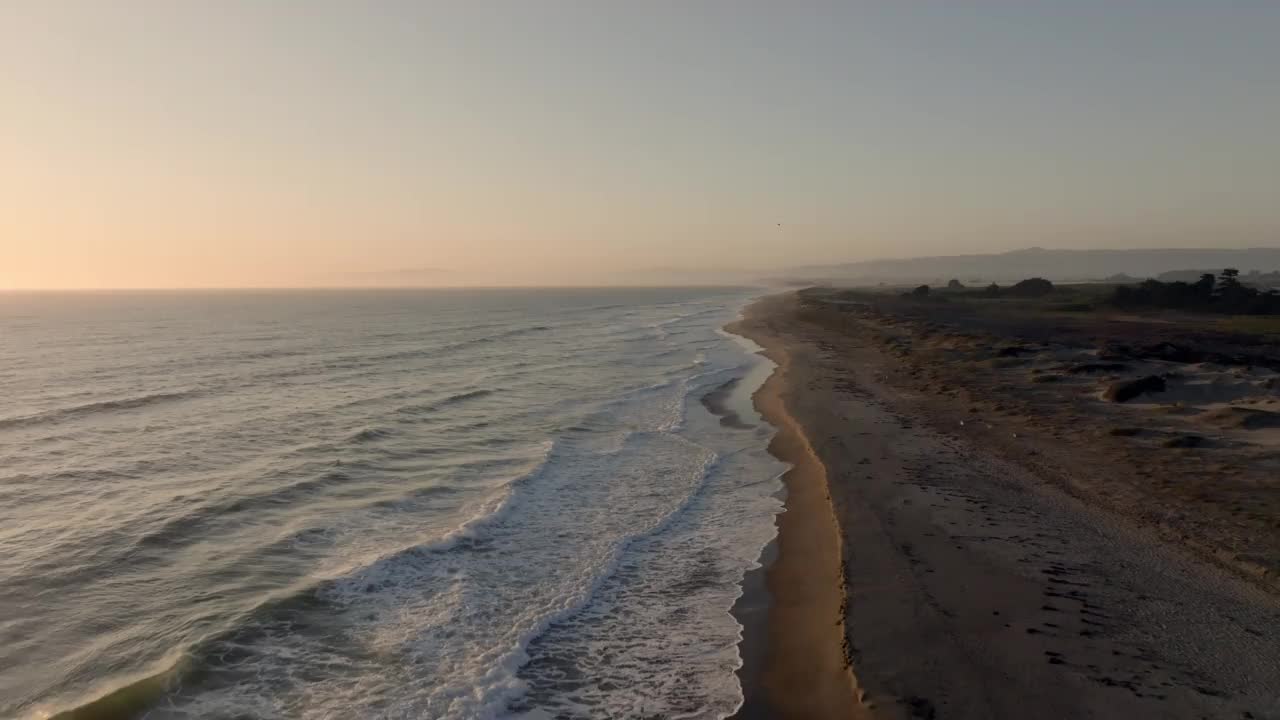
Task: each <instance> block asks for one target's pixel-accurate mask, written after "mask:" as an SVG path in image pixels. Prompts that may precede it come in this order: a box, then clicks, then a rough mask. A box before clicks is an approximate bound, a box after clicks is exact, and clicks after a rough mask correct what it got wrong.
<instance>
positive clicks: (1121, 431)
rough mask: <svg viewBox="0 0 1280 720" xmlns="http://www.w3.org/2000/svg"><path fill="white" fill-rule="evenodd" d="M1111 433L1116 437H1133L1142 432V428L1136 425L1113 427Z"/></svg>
mask: <svg viewBox="0 0 1280 720" xmlns="http://www.w3.org/2000/svg"><path fill="white" fill-rule="evenodd" d="M1110 432H1111V434H1112V435H1114V436H1116V437H1133V436H1135V435H1141V434H1142V428H1134V427H1117V428H1111V431H1110Z"/></svg>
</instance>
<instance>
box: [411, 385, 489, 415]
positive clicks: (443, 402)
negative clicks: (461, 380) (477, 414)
mask: <svg viewBox="0 0 1280 720" xmlns="http://www.w3.org/2000/svg"><path fill="white" fill-rule="evenodd" d="M495 392H497V391H496V390H490V389H484V388H481V389H478V390H467V391H466V392H460V393H454V394H453V395H450V396H448V397H446V398H442V399H440V400H437V401H435V402H429V403H424V404H422V405H405V406H404V407H400V408H397V409H396V412H398V413H403V414H407V415H420V414H423V413H431V412H436V411H438V410H443V409H444V408H447V407H450V406H453V405H458V404H460V403H465V402H467V401H468V400H479V399H480V398H482V397H488V396H490V395H492V394H494V393H495Z"/></svg>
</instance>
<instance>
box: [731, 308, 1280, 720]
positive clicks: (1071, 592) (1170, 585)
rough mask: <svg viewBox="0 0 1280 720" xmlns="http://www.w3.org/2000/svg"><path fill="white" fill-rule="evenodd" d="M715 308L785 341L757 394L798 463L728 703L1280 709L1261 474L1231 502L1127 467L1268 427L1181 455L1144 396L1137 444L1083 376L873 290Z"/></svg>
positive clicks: (1279, 658)
mask: <svg viewBox="0 0 1280 720" xmlns="http://www.w3.org/2000/svg"><path fill="white" fill-rule="evenodd" d="M729 329H730V330H731V331H732V332H736V333H739V334H742V335H744V336H746V337H748V338H750V339H752V340H753V341H755V342H756V343H758V344H759V345H761V346H762V347H763V348H765V351H766V353H767V354H768V355H769V357H770V358H771V359H772V360H773V361H774V362H775V363H777V366H778V367H777V369H776V370H775V372H774V375H773V376H771V377H770V379H769V381H768V382H767V383H766V384H765V385H764V386H763V387H762V388H761V389H760V390H759V391H758V392H757V393H756V395H755V402H756V405H757V408H758V409H759V411H760V413H761V414H762V415H763V416H764V417H765V418H766V419H768V420H769V421H770V423H771V424H773V425H774V426H775V427H776V428H777V429H778V435H777V437H776V439H775V441H774V443H773V445H772V446H771V451H772V452H773V453H774V454H775V456H776V457H778V458H779V459H781V460H784V461H785V462H787V463H789V464H791V465H792V469H791V470H790V472H789V473H788V474H787V475H786V476H785V477H784V484H785V485H786V488H787V498H786V511H785V512H784V513H783V514H782V515H780V516H779V517H778V529H779V535H778V538H777V540H776V542H775V545H774V546H773V548H772V550H771V555H772V557H771V559H772V562H771V563H769V564H768V565H767V567H766V568H765V569H764V570H763V573H764V579H763V583H762V586H763V588H764V592H766V593H767V594H768V596H769V597H768V605H767V609H765V610H764V611H763V614H764V615H765V619H764V620H763V621H762V622H760V623H759V628H758V629H757V630H755V631H753V630H752V625H751V624H749V623H744V625H746V626H747V632H746V636H747V637H746V642H745V644H744V653H743V654H744V656H745V657H747V667H750V668H753V669H752V670H751V671H750V673H749V675H750V677H744V694H745V696H746V703H745V705H744V707H743V709H742V710H741V712H740V713H739V717H743V718H755V717H780V718H792V717H793V718H827V717H832V718H846V717H875V718H1025V717H1054V718H1074V717H1096V718H1132V717H1169V718H1183V717H1186V718H1200V717H1230V718H1268V717H1280V701H1278V700H1277V698H1280V647H1277V645H1276V643H1275V642H1274V638H1275V637H1277V635H1278V634H1280V604H1278V603H1277V599H1276V593H1275V585H1274V575H1273V574H1271V571H1270V560H1271V557H1270V555H1268V548H1269V547H1271V546H1270V544H1269V543H1271V542H1272V541H1273V540H1274V535H1275V530H1274V527H1272V528H1271V530H1270V531H1269V532H1268V531H1267V529H1266V527H1267V526H1266V523H1267V522H1269V520H1273V519H1274V518H1273V517H1271V516H1269V515H1268V512H1269V508H1270V505H1268V503H1269V502H1271V501H1270V500H1269V499H1268V498H1269V495H1268V494H1267V488H1266V487H1264V486H1262V485H1259V484H1256V483H1255V485H1254V486H1253V487H1254V488H1255V497H1254V498H1252V504H1247V503H1246V505H1245V509H1244V510H1239V511H1238V512H1237V513H1236V515H1235V516H1233V515H1231V514H1230V512H1229V511H1230V510H1231V507H1232V506H1231V505H1229V504H1227V503H1225V502H1224V501H1222V499H1221V497H1220V496H1222V495H1223V493H1222V492H1218V493H1216V494H1215V493H1212V492H1208V491H1206V490H1204V489H1203V487H1201V488H1200V489H1198V490H1196V491H1188V490H1187V489H1186V488H1182V489H1180V490H1179V489H1177V488H1166V487H1165V486H1164V485H1162V483H1161V482H1157V481H1152V482H1148V483H1145V484H1144V483H1142V482H1138V481H1136V480H1135V478H1137V479H1139V480H1141V479H1143V478H1149V477H1158V476H1160V473H1159V472H1157V471H1159V470H1160V469H1162V468H1165V467H1166V466H1167V467H1169V468H1176V467H1184V468H1190V469H1193V470H1194V469H1196V468H1200V469H1201V475H1205V474H1206V471H1205V470H1204V469H1203V468H1218V467H1220V466H1221V467H1222V468H1223V470H1222V471H1221V472H1218V471H1216V470H1210V471H1207V474H1208V477H1209V480H1206V482H1209V481H1212V480H1215V479H1216V480H1217V482H1218V483H1219V484H1220V485H1221V484H1223V483H1225V482H1226V481H1225V480H1224V478H1240V477H1246V476H1248V475H1249V473H1251V472H1253V468H1255V467H1256V466H1258V464H1259V463H1260V462H1264V461H1265V460H1266V457H1265V448H1266V447H1267V445H1266V443H1264V442H1261V441H1257V440H1255V441H1254V442H1253V443H1251V444H1247V445H1246V444H1243V441H1239V442H1240V443H1241V444H1240V445H1239V446H1238V447H1237V446H1236V445H1231V444H1230V443H1229V442H1228V441H1229V440H1230V438H1231V437H1233V436H1232V432H1235V431H1234V430H1232V429H1228V430H1223V431H1222V433H1221V436H1219V435H1214V436H1212V438H1211V442H1210V443H1208V445H1211V446H1213V447H1214V448H1217V449H1218V450H1221V452H1218V454H1216V455H1213V456H1211V457H1208V458H1204V457H1200V456H1198V455H1196V456H1189V454H1194V453H1197V452H1201V451H1200V450H1198V449H1190V450H1188V449H1183V448H1178V447H1167V448H1166V447H1165V442H1166V435H1165V434H1162V433H1173V431H1172V430H1168V429H1166V428H1165V427H1164V425H1162V424H1160V423H1158V422H1156V421H1155V420H1153V419H1151V417H1149V416H1153V413H1151V412H1150V409H1149V408H1148V409H1143V408H1138V407H1136V406H1135V407H1134V408H1125V409H1123V412H1131V413H1140V412H1144V413H1147V415H1144V416H1143V418H1145V421H1144V424H1142V429H1141V432H1142V433H1146V434H1147V435H1149V436H1150V442H1149V443H1148V444H1150V445H1152V446H1153V447H1159V448H1160V449H1161V451H1162V452H1163V454H1162V455H1159V456H1158V457H1157V458H1156V459H1149V460H1148V461H1147V462H1145V463H1138V461H1137V460H1136V459H1135V457H1145V455H1141V453H1144V452H1146V450H1145V449H1144V448H1145V447H1146V446H1133V447H1129V446H1125V447H1129V450H1128V451H1125V452H1122V451H1121V450H1122V449H1123V448H1121V446H1120V445H1119V443H1121V442H1124V441H1125V436H1124V434H1123V433H1117V434H1113V433H1112V432H1111V431H1110V428H1112V427H1114V426H1116V424H1117V423H1120V422H1121V419H1120V418H1119V416H1118V415H1116V413H1119V412H1121V411H1122V409H1117V408H1116V407H1115V406H1114V405H1115V404H1114V403H1111V404H1108V403H1106V402H1105V401H1102V400H1096V399H1094V398H1093V396H1092V395H1090V394H1089V393H1091V392H1092V390H1091V389H1090V387H1091V386H1090V387H1085V386H1083V385H1081V386H1080V387H1078V388H1076V390H1075V394H1074V395H1070V397H1076V396H1077V395H1078V396H1081V397H1083V398H1084V399H1083V400H1080V401H1079V402H1075V401H1072V402H1069V403H1068V402H1067V401H1066V400H1064V399H1062V398H1066V397H1068V395H1066V394H1064V395H1063V396H1061V397H1058V396H1052V395H1043V394H1042V395H1033V394H1031V393H1021V391H1018V390H1017V388H1016V387H1014V386H1012V385H1010V383H1011V382H1012V380H1011V379H1010V378H1008V377H1004V376H1000V375H998V374H997V375H992V374H991V373H990V372H985V371H984V370H983V369H984V368H985V369H987V370H991V368H992V367H993V366H1002V365H1008V366H1010V367H1013V366H1014V365H1016V364H1014V363H1003V362H997V363H991V362H988V361H982V362H983V363H985V364H982V365H972V363H971V361H972V358H970V357H967V356H966V357H964V358H961V357H960V356H959V355H957V354H954V353H953V354H952V355H943V356H939V355H936V354H935V355H928V354H923V353H924V349H925V348H926V346H927V345H928V344H929V343H933V344H934V345H939V344H940V345H946V346H947V347H949V348H952V349H954V348H956V347H961V345H960V344H958V339H961V338H962V336H964V337H967V342H969V343H970V345H972V344H973V343H975V342H977V341H976V340H975V338H976V337H977V336H976V334H975V333H972V332H969V333H968V334H967V335H966V333H962V332H956V331H954V330H953V329H948V328H943V327H937V326H935V327H928V326H927V323H924V322H915V323H911V322H905V321H903V320H901V318H895V317H892V316H890V315H888V314H887V313H883V312H881V313H873V312H867V311H866V308H865V307H859V308H856V309H853V308H840V307H837V306H836V305H835V304H833V303H831V302H815V301H814V300H813V298H812V296H810V297H809V298H806V297H805V296H803V295H798V294H796V293H786V294H782V295H774V296H770V297H767V298H765V299H763V300H760V301H758V302H756V303H755V304H754V305H752V306H751V307H749V308H748V309H747V311H746V312H745V314H744V317H743V319H742V320H741V321H739V322H737V323H735V324H733V325H731V326H730V327H729ZM904 347H907V348H910V349H909V350H907V351H906V352H903V348H904ZM965 347H968V346H965ZM1057 349H1058V348H1051V347H1048V346H1046V349H1044V350H1043V352H1044V353H1048V354H1051V351H1056V350H1057ZM990 351H991V355H993V356H999V355H1000V352H1001V348H990ZM1038 351H1039V350H1038ZM1004 357H1008V355H1005V356H1004ZM1046 357H1047V355H1046ZM922 359H925V360H927V361H928V365H927V367H923V368H922V366H921V364H920V363H921V361H922ZM1032 362H1034V360H1032ZM1046 362H1047V360H1046ZM1055 362H1062V359H1058V360H1055ZM1018 367H1019V368H1020V369H1019V370H1018V372H1020V373H1022V376H1025V377H1026V378H1027V380H1026V381H1027V382H1028V383H1029V384H1031V385H1033V386H1035V387H1038V388H1041V389H1044V388H1047V387H1048V386H1050V385H1052V383H1042V382H1033V381H1032V380H1031V379H1030V378H1031V375H1030V374H1029V373H1030V368H1029V367H1022V366H1018ZM996 369H998V370H1002V371H1003V370H1005V369H1008V368H1004V367H997V368H996ZM1210 371H1212V368H1207V367H1206V368H1201V367H1199V366H1197V369H1196V372H1210ZM992 372H994V370H993V371H992ZM1188 372H1189V371H1188ZM1080 382H1081V383H1083V382H1084V381H1080ZM1069 385H1070V383H1069V382H1068V383H1066V384H1065V385H1064V387H1069ZM1011 392H1012V393H1013V394H1014V395H1017V396H1019V397H1023V398H1026V400H1025V402H1024V403H1023V405H1026V406H1019V405H1017V404H1016V401H1015V400H1010V399H1009V398H1007V397H1006V395H1008V394H1009V393H1011ZM1063 392H1064V393H1065V392H1066V391H1065V390H1064V391H1063ZM1214 399H1216V398H1214ZM1035 402H1042V403H1043V404H1044V407H1043V408H1036V407H1030V405H1034V403H1035ZM1064 407H1065V408H1067V409H1066V410H1064V409H1063V408H1064ZM1067 410H1069V412H1068V411H1067ZM1163 416H1164V415H1163V414H1162V415H1160V417H1163ZM1129 422H1132V421H1129ZM1171 422H1172V421H1171ZM1181 432H1183V434H1185V431H1181ZM1241 432H1243V431H1241ZM1095 435H1100V436H1103V437H1104V438H1105V441H1103V440H1100V439H1098V438H1097V437H1095ZM1130 437H1132V436H1130ZM1169 437H1181V435H1169ZM1254 437H1259V436H1257V435H1256V433H1255V436H1254ZM1224 438H1225V439H1224ZM1130 441H1131V440H1130ZM1131 442H1137V441H1131ZM1118 448H1119V449H1118ZM1259 448H1262V449H1259ZM1215 452H1217V450H1215ZM1135 453H1139V455H1135ZM1148 454H1149V453H1148ZM1233 463H1235V465H1238V466H1239V468H1238V469H1236V470H1235V472H1232V468H1233V467H1234V466H1233V465H1232V464H1233ZM1170 472H1172V469H1171V470H1170ZM1215 473H1217V474H1215ZM1169 477H1177V476H1175V475H1169ZM1239 487H1243V485H1240V486H1237V490H1236V491H1235V492H1236V494H1235V495H1233V497H1235V498H1236V500H1237V502H1238V501H1239V498H1240V492H1243V491H1240V490H1239ZM1142 510H1145V511H1146V512H1145V513H1144V512H1142ZM1155 510H1158V511H1159V513H1158V519H1159V520H1160V522H1155V521H1153V518H1154V517H1155V515H1154V514H1153V511H1155ZM1232 517H1235V522H1230V521H1229V519H1230V518H1232ZM1223 518H1226V520H1224V519H1223ZM1208 519H1212V520H1213V521H1214V522H1213V523H1212V524H1213V528H1212V531H1210V530H1209V529H1204V525H1206V524H1208V522H1207V520H1208ZM1197 528H1200V530H1197ZM1241 536H1248V538H1250V539H1248V540H1247V542H1249V545H1248V546H1243V545H1240V543H1241V542H1246V541H1245V540H1240V539H1239V538H1240V537H1241ZM757 604H758V603H757ZM753 657H754V658H755V659H754V660H753V659H752V658H753Z"/></svg>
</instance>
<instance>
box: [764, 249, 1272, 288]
mask: <svg viewBox="0 0 1280 720" xmlns="http://www.w3.org/2000/svg"><path fill="white" fill-rule="evenodd" d="M1228 267H1233V268H1236V269H1238V270H1240V271H1241V272H1242V273H1248V272H1250V271H1254V270H1256V271H1259V272H1263V273H1269V272H1275V271H1278V270H1280V247H1273V248H1241V249H1208V248H1203V249H1156V250H1046V249H1044V248H1028V249H1026V250H1014V251H1012V252H1006V253H999V254H991V255H950V256H938V257H921V258H909V259H904V260H869V261H866V262H856V263H839V264H833V265H826V266H822V265H811V266H806V267H798V268H794V269H792V270H790V271H789V272H788V273H787V275H786V276H785V277H783V278H780V279H784V280H793V281H799V280H804V281H808V282H835V283H879V282H886V283H894V284H897V283H938V284H945V283H946V282H947V281H948V280H950V279H951V278H958V279H960V280H961V281H962V282H964V283H966V284H971V283H974V282H997V283H1008V282H1014V281H1017V280H1021V279H1023V278H1028V277H1043V278H1048V279H1050V280H1054V281H1060V282H1063V281H1086V280H1101V279H1104V278H1111V277H1116V276H1130V277H1133V278H1149V277H1155V276H1157V275H1159V274H1161V273H1166V272H1171V271H1178V270H1186V269H1187V268H1216V270H1215V271H1214V272H1215V273H1216V272H1221V270H1222V269H1223V268H1228Z"/></svg>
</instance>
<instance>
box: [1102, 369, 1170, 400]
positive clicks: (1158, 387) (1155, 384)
mask: <svg viewBox="0 0 1280 720" xmlns="http://www.w3.org/2000/svg"><path fill="white" fill-rule="evenodd" d="M1164 391H1165V382H1164V378H1162V377H1160V376H1159V375H1148V376H1146V377H1143V378H1138V379H1136V380H1120V381H1118V382H1114V383H1111V385H1109V386H1108V387H1107V390H1106V392H1105V393H1103V397H1105V398H1106V399H1108V400H1110V401H1111V402H1121V403H1122V402H1128V401H1130V400H1132V399H1134V398H1136V397H1138V396H1139V395H1143V394H1146V393H1158V392H1164Z"/></svg>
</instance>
